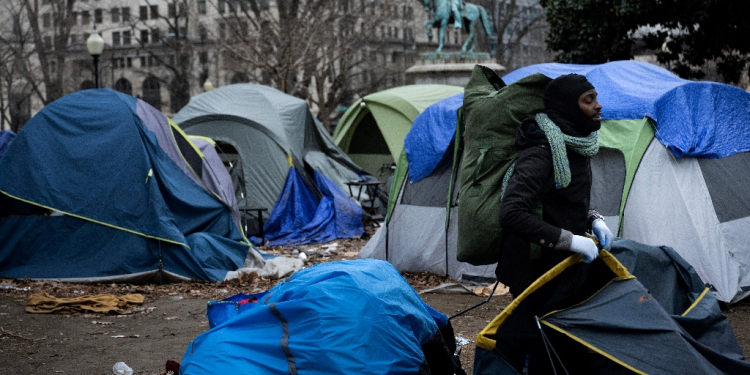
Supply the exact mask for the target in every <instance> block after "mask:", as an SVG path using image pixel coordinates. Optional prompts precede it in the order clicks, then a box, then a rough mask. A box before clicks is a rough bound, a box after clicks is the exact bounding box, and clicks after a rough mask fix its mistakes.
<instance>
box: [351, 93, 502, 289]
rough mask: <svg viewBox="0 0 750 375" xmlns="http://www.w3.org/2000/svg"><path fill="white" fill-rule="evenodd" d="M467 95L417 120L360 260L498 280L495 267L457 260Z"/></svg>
mask: <svg viewBox="0 0 750 375" xmlns="http://www.w3.org/2000/svg"><path fill="white" fill-rule="evenodd" d="M463 96H464V95H463V93H461V94H458V95H454V96H451V97H449V98H446V99H443V100H441V101H439V102H437V103H435V104H433V105H431V106H429V107H427V109H425V110H424V112H422V113H421V114H420V115H419V116H417V118H416V119H415V120H414V125H413V126H412V128H411V130H410V131H409V134H407V136H406V137H405V139H404V152H403V153H402V154H401V157H400V158H399V161H398V164H397V166H396V171H395V173H394V176H393V184H392V185H391V191H390V194H389V202H388V214H387V215H386V220H385V223H384V225H382V226H381V227H380V229H378V231H377V232H376V233H375V235H373V237H372V239H370V241H368V242H367V244H366V245H365V246H364V248H362V250H360V252H359V254H358V257H359V258H360V259H366V258H375V259H382V260H387V261H388V262H390V263H391V264H393V265H394V266H395V267H396V269H398V270H399V271H401V272H423V271H427V272H431V273H434V274H437V275H447V276H450V277H451V278H453V279H454V280H458V281H474V282H484V281H491V280H492V279H494V278H495V273H494V271H495V266H494V265H490V266H472V265H471V264H468V263H464V262H459V261H458V260H456V238H457V234H458V228H457V225H456V223H457V211H456V208H457V205H458V204H459V203H458V186H457V182H458V179H457V175H458V167H459V165H460V163H461V152H460V148H457V147H456V143H455V137H454V135H455V133H456V123H457V117H458V114H457V110H458V108H459V107H461V104H462V103H463Z"/></svg>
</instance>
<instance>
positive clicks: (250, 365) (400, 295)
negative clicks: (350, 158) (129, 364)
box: [180, 259, 454, 375]
mask: <svg viewBox="0 0 750 375" xmlns="http://www.w3.org/2000/svg"><path fill="white" fill-rule="evenodd" d="M256 296H257V300H258V301H257V302H256V303H251V304H245V305H242V306H248V305H249V306H251V307H249V308H246V310H244V311H240V312H238V313H235V315H233V316H228V315H226V314H214V313H213V312H212V311H213V310H212V309H214V308H220V304H219V305H216V304H212V303H210V302H209V306H208V307H207V311H208V316H209V321H211V322H212V326H213V328H211V329H210V330H208V331H206V332H204V333H202V334H200V335H199V336H198V337H196V338H195V340H193V342H191V343H190V344H189V345H188V346H187V348H186V350H185V354H184V356H183V358H182V363H181V366H180V373H181V374H182V375H189V374H201V375H205V374H286V373H300V374H326V375H333V374H347V375H348V374H417V373H423V372H420V369H421V368H423V367H424V366H425V365H428V364H429V369H431V372H426V373H432V374H443V373H450V374H453V371H452V364H451V362H450V360H448V362H447V363H444V365H443V366H442V368H440V369H438V368H436V362H434V361H433V358H435V357H432V356H428V358H426V356H425V353H439V352H433V351H431V350H432V349H433V348H435V346H433V345H432V344H431V343H436V344H439V346H440V347H441V348H444V347H446V345H448V346H447V347H448V348H450V347H451V346H452V345H453V344H454V343H453V342H451V343H450V344H448V343H445V341H443V333H441V332H440V330H441V329H442V327H450V325H449V322H448V318H447V317H446V316H445V315H443V314H441V313H439V312H437V311H435V310H434V309H432V308H431V307H429V306H428V305H426V304H424V303H423V302H422V300H421V299H420V297H419V295H418V294H417V293H416V292H415V291H414V289H412V288H411V286H410V285H409V284H408V283H407V282H406V280H404V278H403V277H402V276H401V275H400V274H399V273H398V271H396V269H395V268H393V266H391V265H390V264H389V263H387V262H383V261H379V260H371V259H368V260H356V261H341V262H331V263H320V264H317V265H315V266H312V267H310V268H306V269H304V270H302V271H299V272H297V273H295V274H294V275H293V276H291V277H290V278H289V279H288V280H286V281H285V282H282V283H280V284H278V285H276V286H275V287H274V288H272V289H271V290H269V291H268V292H267V293H262V294H259V295H256ZM247 297H252V296H247ZM249 299H252V298H249ZM212 306H213V307H212ZM233 310H234V309H233V308H232V309H230V311H233ZM212 317H213V319H212ZM450 332H451V333H450V339H451V341H452V339H453V336H452V329H450ZM448 350H450V349H448ZM450 354H452V352H450ZM450 354H448V356H444V357H442V358H444V359H445V358H448V359H449V358H450ZM438 357H440V356H439V355H438Z"/></svg>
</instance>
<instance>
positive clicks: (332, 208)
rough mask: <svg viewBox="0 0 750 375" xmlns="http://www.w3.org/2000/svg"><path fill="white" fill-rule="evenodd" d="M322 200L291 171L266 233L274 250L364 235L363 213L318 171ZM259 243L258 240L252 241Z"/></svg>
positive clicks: (265, 226)
mask: <svg viewBox="0 0 750 375" xmlns="http://www.w3.org/2000/svg"><path fill="white" fill-rule="evenodd" d="M315 184H316V185H317V188H318V190H319V191H320V192H321V194H322V197H321V199H318V198H317V197H316V196H315V194H314V193H313V192H312V191H311V190H310V188H309V187H308V186H307V185H306V184H305V182H304V181H303V180H302V176H300V174H299V172H297V169H295V168H294V167H289V172H288V174H287V177H286V181H285V182H284V188H283V189H282V191H281V194H280V195H279V199H278V200H277V201H276V204H275V205H274V206H273V210H271V214H270V215H269V217H268V221H267V222H266V223H265V225H264V226H263V231H264V234H265V237H266V239H267V240H268V244H269V245H270V246H278V245H281V246H293V245H304V244H313V243H323V242H329V241H333V240H335V239H337V238H353V237H359V236H361V235H362V234H363V233H364V227H363V225H362V209H361V208H360V207H359V206H358V205H357V203H356V202H355V201H354V200H353V199H351V198H350V197H349V196H348V195H346V194H344V192H343V191H341V189H339V188H338V186H336V184H335V183H333V182H332V181H331V180H329V179H328V178H326V177H325V176H323V174H321V173H319V172H318V171H315ZM251 240H252V241H253V242H256V243H257V241H259V239H258V238H257V237H253V238H251Z"/></svg>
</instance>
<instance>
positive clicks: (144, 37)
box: [141, 30, 148, 44]
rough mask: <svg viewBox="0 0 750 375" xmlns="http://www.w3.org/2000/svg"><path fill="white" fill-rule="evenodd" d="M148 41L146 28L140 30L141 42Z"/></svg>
mask: <svg viewBox="0 0 750 375" xmlns="http://www.w3.org/2000/svg"><path fill="white" fill-rule="evenodd" d="M146 43H148V30H141V44H146Z"/></svg>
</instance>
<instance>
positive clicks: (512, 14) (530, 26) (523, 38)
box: [484, 0, 551, 70]
mask: <svg viewBox="0 0 750 375" xmlns="http://www.w3.org/2000/svg"><path fill="white" fill-rule="evenodd" d="M484 3H485V7H487V8H488V9H491V10H492V14H493V19H494V22H495V29H496V30H497V33H498V38H497V39H498V40H497V51H498V52H497V60H498V62H499V63H500V64H502V65H503V66H505V67H507V68H509V69H511V70H512V69H513V68H514V67H516V66H517V65H520V66H524V65H528V64H531V63H540V62H545V61H547V59H548V58H551V55H550V56H548V54H547V53H546V44H545V41H544V39H545V35H546V30H548V29H549V25H547V23H546V21H545V16H544V9H543V8H542V7H541V5H539V0H484ZM542 51H543V52H542ZM539 52H542V53H541V55H542V56H531V57H532V58H531V59H529V58H528V57H529V56H528V55H532V54H534V53H537V54H539ZM519 57H520V58H521V59H520V60H522V61H520V64H519V62H518V61H517V60H519ZM520 66H518V67H520Z"/></svg>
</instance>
